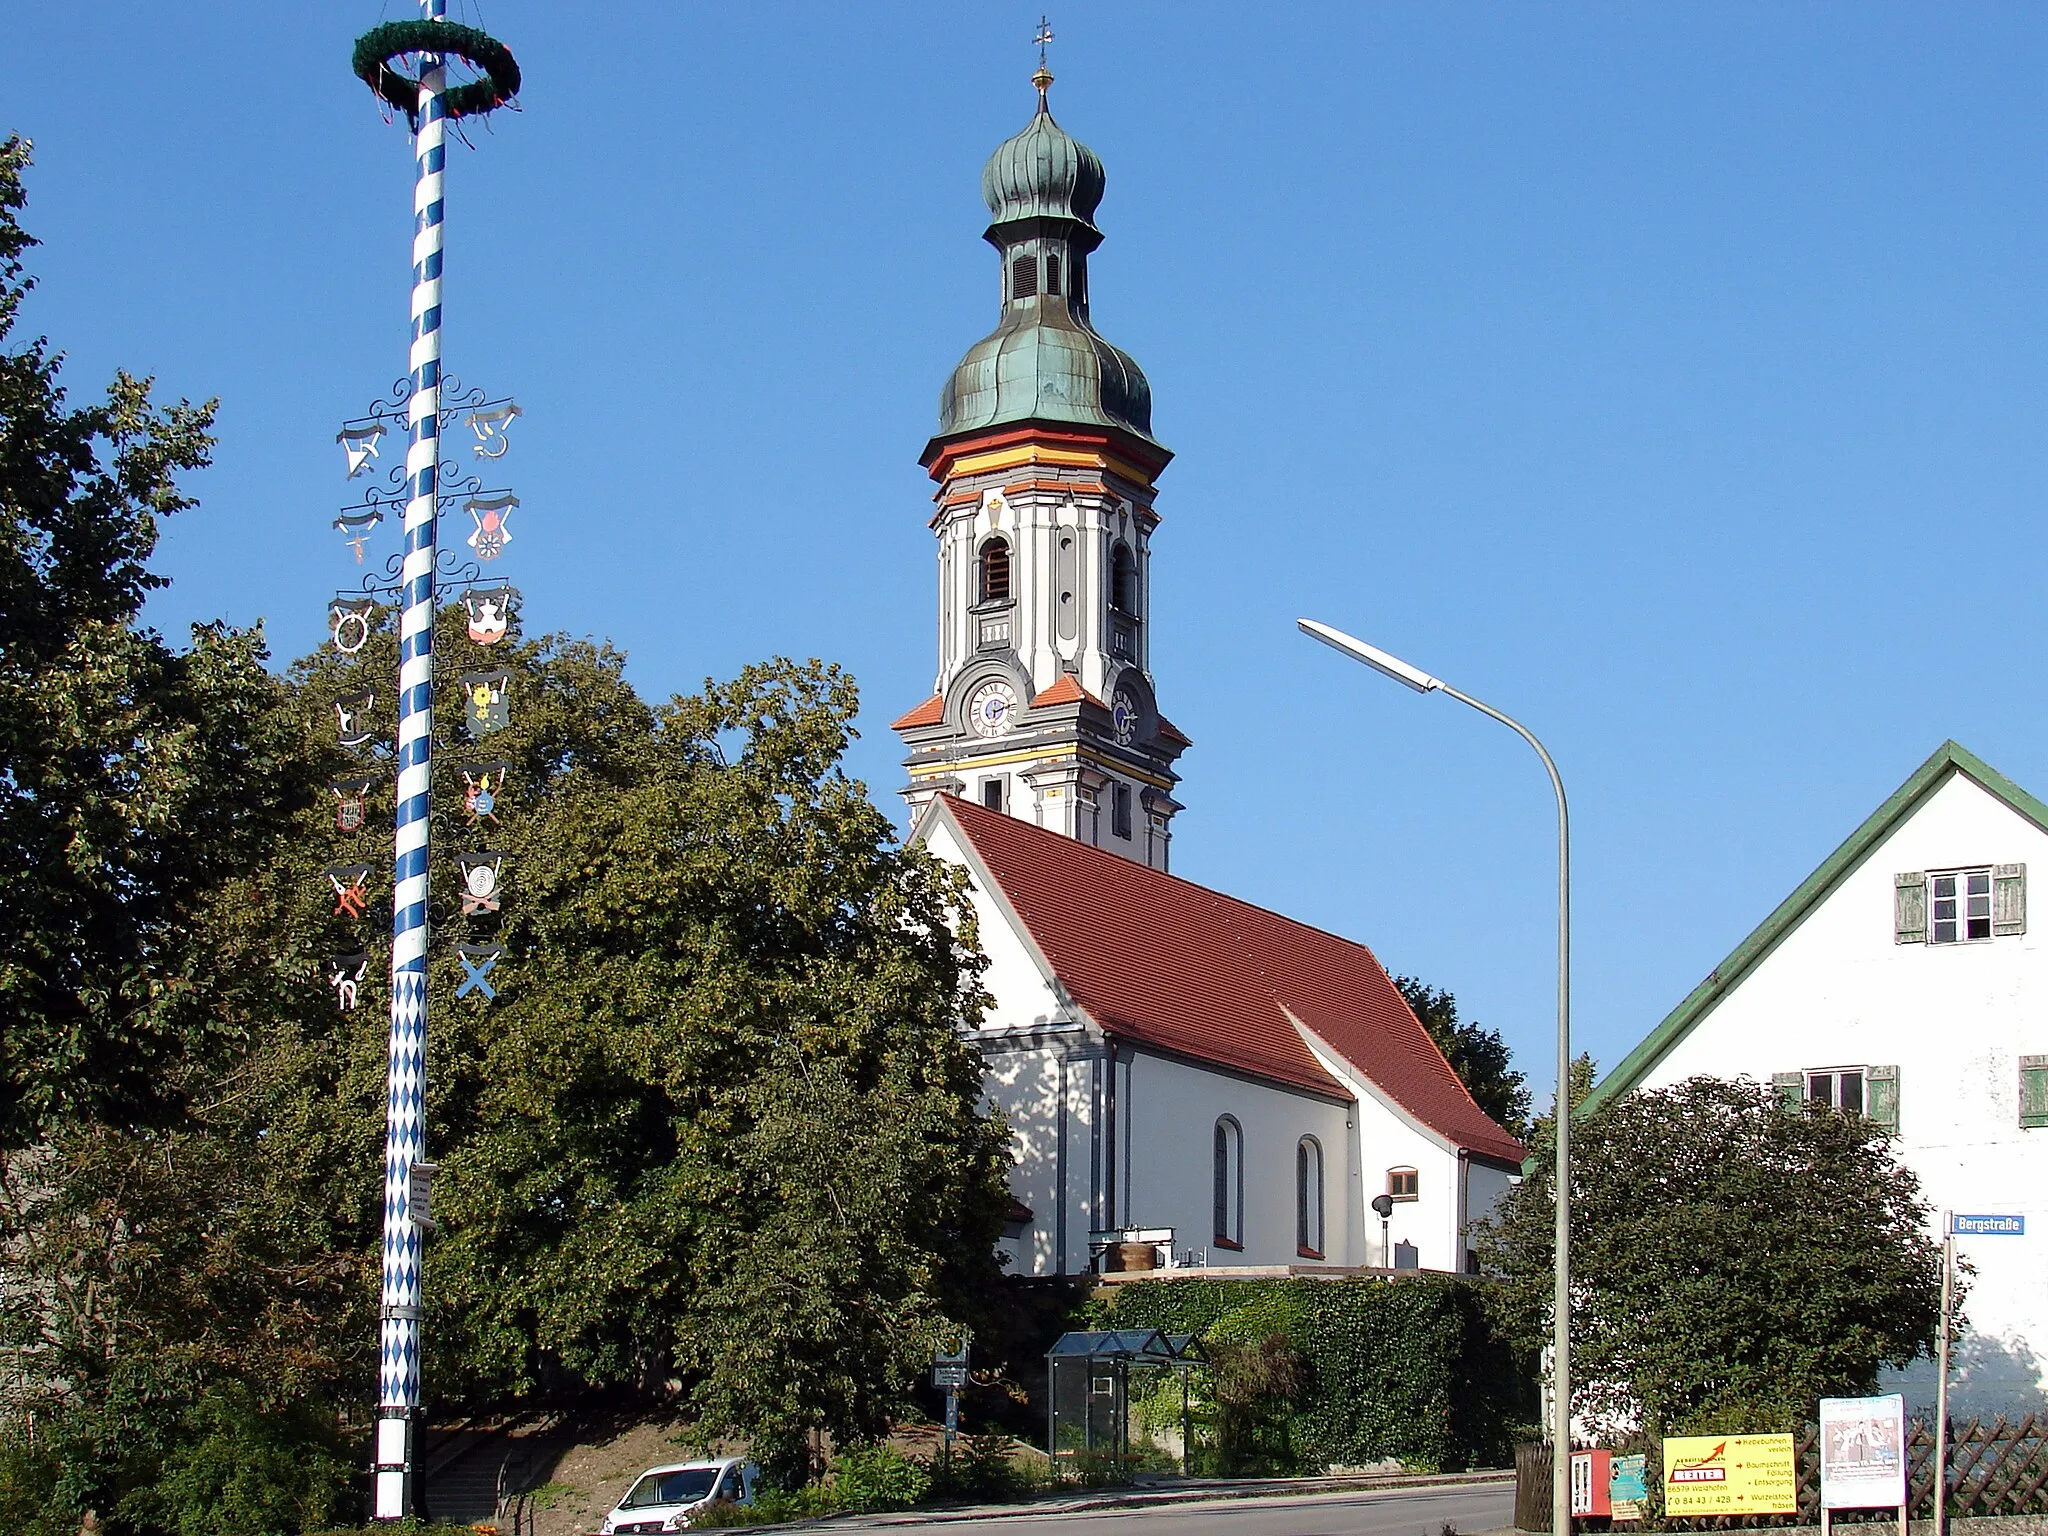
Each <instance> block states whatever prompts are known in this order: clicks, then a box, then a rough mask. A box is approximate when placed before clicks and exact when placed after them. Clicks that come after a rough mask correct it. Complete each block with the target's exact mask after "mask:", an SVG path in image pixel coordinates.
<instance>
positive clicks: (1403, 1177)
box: [1387, 1168, 1422, 1200]
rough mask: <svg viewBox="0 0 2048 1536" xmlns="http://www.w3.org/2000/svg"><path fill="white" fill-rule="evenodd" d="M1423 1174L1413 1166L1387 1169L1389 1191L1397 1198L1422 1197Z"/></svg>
mask: <svg viewBox="0 0 2048 1536" xmlns="http://www.w3.org/2000/svg"><path fill="white" fill-rule="evenodd" d="M1421 1189H1422V1175H1421V1174H1419V1173H1417V1172H1416V1171H1415V1170H1414V1169H1413V1168H1389V1169H1388V1170H1387V1193H1388V1194H1389V1195H1391V1196H1393V1197H1394V1198H1395V1199H1396V1200H1415V1199H1419V1198H1420V1197H1421Z"/></svg>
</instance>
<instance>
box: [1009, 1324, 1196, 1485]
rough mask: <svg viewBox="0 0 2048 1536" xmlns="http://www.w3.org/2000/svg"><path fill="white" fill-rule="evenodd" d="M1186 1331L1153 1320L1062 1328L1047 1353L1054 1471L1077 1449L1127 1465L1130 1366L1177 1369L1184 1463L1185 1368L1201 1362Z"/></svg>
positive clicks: (1048, 1438)
mask: <svg viewBox="0 0 2048 1536" xmlns="http://www.w3.org/2000/svg"><path fill="white" fill-rule="evenodd" d="M1204 1363H1206V1362H1205V1359H1204V1356H1203V1354H1202V1351H1201V1346H1200V1344H1199V1343H1198V1342H1197V1341H1196V1340H1195V1339H1194V1338H1193V1337H1192V1336H1191V1335H1189V1334H1184V1333H1183V1334H1165V1333H1161V1332H1160V1331H1159V1330H1158V1329H1156V1328H1116V1329H1110V1330H1107V1331H1104V1332H1098V1333H1063V1334H1061V1335H1060V1336H1059V1338H1058V1340H1057V1341H1056V1342H1055V1343H1054V1344H1053V1346H1052V1348H1051V1349H1049V1350H1047V1351H1046V1353H1045V1376H1046V1394H1045V1398H1046V1408H1045V1413H1046V1450H1047V1453H1048V1455H1049V1456H1050V1457H1051V1460H1052V1465H1053V1470H1054V1473H1055V1475H1057V1474H1058V1472H1059V1469H1060V1466H1061V1464H1062V1462H1063V1461H1064V1462H1065V1463H1067V1464H1069V1465H1071V1464H1072V1462H1073V1460H1074V1458H1075V1457H1076V1455H1077V1454H1079V1453H1083V1452H1086V1453H1090V1454H1092V1455H1098V1456H1104V1457H1107V1458H1108V1460H1109V1462H1110V1464H1111V1465H1112V1466H1113V1467H1114V1468H1115V1470H1116V1471H1117V1473H1118V1474H1119V1475H1121V1474H1122V1473H1124V1472H1125V1471H1126V1470H1127V1469H1128V1467H1129V1463H1130V1454H1131V1372H1132V1371H1133V1370H1138V1371H1141V1372H1150V1371H1155V1370H1171V1371H1174V1372H1175V1373H1176V1374H1177V1375H1178V1376H1179V1377H1180V1399H1181V1446H1182V1458H1181V1459H1182V1470H1183V1471H1185V1470H1186V1447H1187V1403H1188V1383H1187V1371H1188V1370H1189V1369H1190V1368H1191V1367H1193V1366H1196V1365H1201V1364H1204Z"/></svg>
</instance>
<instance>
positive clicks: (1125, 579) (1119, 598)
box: [1109, 539, 1138, 618]
mask: <svg viewBox="0 0 2048 1536" xmlns="http://www.w3.org/2000/svg"><path fill="white" fill-rule="evenodd" d="M1109 605H1110V607H1112V608H1114V609H1115V610H1116V611H1117V612H1118V613H1125V614H1129V615H1130V616H1131V617H1132V618H1136V617H1137V616H1138V557H1137V556H1136V555H1134V554H1132V553H1131V546H1130V545H1128V544H1126V543H1124V541H1123V540H1121V539H1119V540H1117V544H1116V548H1115V549H1114V550H1112V551H1111V552H1110V556H1109Z"/></svg>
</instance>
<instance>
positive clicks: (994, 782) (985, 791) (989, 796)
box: [981, 779, 1004, 811]
mask: <svg viewBox="0 0 2048 1536" xmlns="http://www.w3.org/2000/svg"><path fill="white" fill-rule="evenodd" d="M1003 782H1004V781H1003V780H1001V779H983V780H982V781H981V803H982V804H983V805H985V806H987V807H988V808H989V809H990V810H992V811H1000V810H1001V809H1002V808H1003Z"/></svg>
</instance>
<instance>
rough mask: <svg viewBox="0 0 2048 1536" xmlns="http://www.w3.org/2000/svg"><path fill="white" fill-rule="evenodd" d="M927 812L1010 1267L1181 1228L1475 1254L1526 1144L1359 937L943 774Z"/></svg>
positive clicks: (1243, 1253) (1292, 1249)
mask: <svg viewBox="0 0 2048 1536" xmlns="http://www.w3.org/2000/svg"><path fill="white" fill-rule="evenodd" d="M918 836H919V837H921V838H922V839H923V840H924V842H925V843H926V845H927V846H928V847H930V848H931V849H932V851H933V852H935V853H937V854H939V855H940V856H941V857H944V858H946V859H949V860H952V861H953V862H955V863H958V864H961V865H964V866H965V867H966V869H967V871H968V874H969V876H970V878H971V880H972V882H973V904H974V911H975V918H976V922H977V926H978V929H979V937H980V941H981V944H982V947H983V949H984V950H985V951H986V953H987V954H988V957H989V970H988V973H987V976H986V978H985V984H986V985H987V987H988V989H989V991H990V992H991V994H992V995H993V996H994V999H995V1004H994V1006H993V1007H992V1008H991V1009H990V1010H989V1013H988V1016H987V1018H986V1020H985V1022H984V1026H983V1027H982V1028H981V1029H980V1030H979V1031H978V1033H977V1036H976V1042H975V1043H976V1044H977V1045H978V1046H979V1047H980V1049H981V1051H982V1053H983V1055H984V1057H985V1059H986V1060H987V1062H988V1064H989V1088H990V1092H991V1095H992V1096H993V1098H994V1099H995V1101H996V1102H997V1104H998V1105H999V1106H1000V1107H1001V1108H1002V1110H1003V1112H1004V1114H1005V1115H1006V1116H1007V1117H1008V1119H1009V1122H1010V1126H1011V1130H1012V1133H1013V1135H1014V1137H1015V1147H1016V1157H1017V1163H1016V1168H1015V1170H1014V1172H1013V1174H1012V1176H1011V1191H1012V1193H1013V1194H1014V1195H1015V1196H1016V1198H1017V1200H1018V1202H1019V1203H1020V1207H1021V1209H1019V1210H1017V1211H1016V1212H1015V1213H1014V1214H1015V1216H1016V1218H1017V1219H1016V1222H1015V1223H1014V1235H1013V1237H1012V1238H1011V1239H1010V1240H1009V1248H1010V1258H1011V1271H1012V1273H1017V1274H1040V1275H1043V1274H1072V1273H1077V1272H1080V1271H1082V1270H1086V1269H1088V1268H1090V1267H1091V1266H1092V1265H1094V1264H1095V1263H1097V1262H1098V1261H1099V1256H1100V1254H1101V1252H1102V1249H1103V1244H1104V1242H1105V1240H1106V1234H1109V1233H1112V1232H1116V1231H1120V1230H1125V1229H1130V1230H1140V1229H1149V1230H1155V1231H1156V1230H1158V1229H1162V1228H1169V1227H1170V1228H1171V1229H1172V1230H1173V1233H1174V1237H1173V1240H1172V1244H1171V1247H1172V1250H1173V1254H1174V1257H1175V1258H1176V1260H1178V1261H1180V1262H1195V1263H1200V1264H1206V1265H1208V1266H1212V1267H1238V1266H1258V1267H1261V1268H1271V1267H1274V1266H1282V1267H1286V1266H1301V1267H1308V1268H1322V1267H1327V1266H1336V1265H1344V1266H1372V1267H1379V1266H1384V1267H1389V1268H1422V1269H1442V1270H1465V1269H1469V1268H1471V1267H1473V1264H1472V1261H1471V1259H1470V1256H1469V1252H1468V1248H1467V1243H1466V1236H1467V1233H1468V1231H1469V1229H1470V1227H1471V1225H1472V1224H1473V1223H1474V1222H1475V1221H1478V1220H1482V1219H1484V1218H1485V1217H1486V1216H1487V1215H1488V1214H1489V1213H1490V1212H1491V1211H1492V1209H1493V1204H1494V1202H1495V1201H1496V1200H1497V1199H1498V1198H1499V1197H1500V1195H1501V1194H1502V1193H1504V1192H1505V1191H1506V1189H1507V1188H1508V1186H1509V1184H1510V1183H1511V1182H1512V1180H1513V1179H1514V1178H1515V1177H1517V1176H1518V1175H1519V1172H1520V1158H1521V1155H1522V1149H1521V1146H1520V1144H1519V1143H1517V1142H1516V1141H1515V1139H1514V1138H1513V1137H1512V1136H1510V1135H1509V1134H1508V1133H1507V1132H1506V1131H1504V1130H1502V1129H1501V1128H1500V1127H1499V1126H1498V1125H1496V1124H1495V1123H1494V1122H1493V1121H1492V1120H1490V1119H1489V1118H1488V1117H1487V1116H1486V1115H1485V1113H1484V1112H1482V1111H1481V1110H1480V1108H1479V1107H1478V1105H1476V1104H1475V1103H1473V1102H1472V1098H1471V1096H1470V1095H1469V1094H1468V1093H1466V1091H1465V1088H1464V1085H1463V1084H1462V1083H1460V1082H1459V1081H1458V1079H1457V1077H1456V1075H1455V1074H1454V1073H1453V1072H1452V1071H1451V1069H1450V1067H1449V1065H1448V1064H1447V1063H1446V1062H1445V1060H1444V1057H1443V1054H1442V1052H1440V1051H1439V1050H1438V1049H1437V1048H1436V1046H1435V1044H1434V1043H1433V1042H1432V1041H1431V1040H1430V1038H1429V1035H1428V1034H1427V1032H1426V1031H1425V1030H1424V1029H1423V1027H1422V1026H1421V1024H1419V1023H1418V1022H1417V1021H1416V1018H1415V1015H1414V1014H1413V1013H1412V1012H1411V1011H1410V1010H1409V1008H1408V1005H1407V1003H1406V1002H1405V1001H1404V1000H1403V999H1402V997H1401V994H1400V993H1399V992H1398V991H1397V990H1396V989H1395V987H1394V985H1393V983H1392V982H1391V981H1390V980H1388V978H1387V973H1386V972H1385V971H1384V970H1383V969H1381V967H1380V964H1379V962H1378V961H1377V960H1376V959H1374V958H1373V955H1372V952H1371V951H1370V950H1368V949H1366V948H1365V946H1364V945H1362V944H1354V943H1352V942H1350V941H1349V940H1346V939H1340V938H1336V937H1334V936H1332V935H1330V934H1327V933H1323V932H1320V931H1319V930H1317V929H1314V928H1310V927H1308V926H1307V925H1306V924H1302V923H1297V922H1294V921H1292V920H1291V919H1289V918H1285V917H1281V916H1279V915H1277V914H1276V913H1272V912H1268V911H1266V910H1264V909H1263V908H1260V907H1255V906H1252V905H1251V904H1250V903H1249V902H1243V901H1237V900H1235V899H1233V898H1231V897H1229V896H1224V895H1222V894H1220V893H1218V892H1216V891H1211V890H1208V889H1206V888H1205V887H1203V886H1199V885H1196V884H1194V883H1193V882H1192V881H1188V880H1182V879H1179V878H1177V877H1176V876H1173V875H1169V874H1166V873H1165V872H1163V871H1160V870H1155V869H1150V868H1148V867H1146V866H1145V865H1143V864H1139V863H1137V862H1135V861H1134V860H1131V859H1129V858H1126V857H1124V856H1123V855H1121V854H1118V853H1113V852H1111V851H1109V850H1107V849H1098V848H1094V847H1091V846H1089V845H1088V844H1086V843H1082V842H1078V841H1076V840H1074V839H1072V838H1070V837H1066V836H1064V835H1062V834H1060V833H1058V832H1054V831H1050V830H1048V829H1045V828H1041V827H1037V826H1032V825H1029V824H1027V823H1025V822H1023V821H1021V820H1019V819H1017V818H1015V817H1012V816H1006V815H1003V814H1001V813H1000V812H996V811H992V810H989V809H986V808H985V807H982V806H979V805H975V804H973V803H971V802H968V801H965V800H961V799H959V798H957V797H954V796H950V795H947V796H941V797H940V798H939V799H937V800H936V801H934V802H932V803H931V804H930V805H929V806H928V807H927V809H926V811H925V813H924V815H923V817H922V818H921V820H920V821H919V824H918ZM1381 1194H1386V1195H1388V1196H1390V1197H1391V1200H1392V1203H1393V1210H1392V1214H1391V1215H1390V1216H1389V1217H1388V1218H1387V1219H1386V1221H1385V1223H1384V1228H1383V1226H1382V1222H1381V1219H1380V1218H1379V1217H1378V1216H1377V1215H1376V1214H1374V1212H1373V1211H1372V1209H1371V1203H1372V1200H1373V1198H1374V1197H1375V1196H1377V1195H1381ZM1091 1239H1092V1241H1091Z"/></svg>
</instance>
